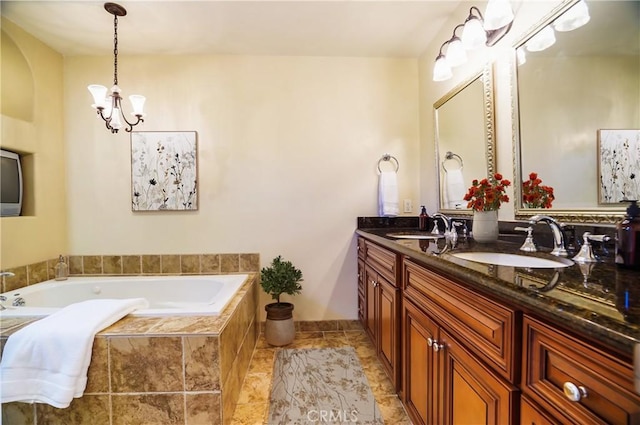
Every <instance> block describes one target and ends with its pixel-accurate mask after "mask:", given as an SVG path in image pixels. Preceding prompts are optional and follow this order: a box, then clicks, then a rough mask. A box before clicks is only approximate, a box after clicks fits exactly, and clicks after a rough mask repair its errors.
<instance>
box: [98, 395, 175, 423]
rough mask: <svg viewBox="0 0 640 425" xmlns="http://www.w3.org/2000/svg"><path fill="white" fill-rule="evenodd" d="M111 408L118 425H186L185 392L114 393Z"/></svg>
mask: <svg viewBox="0 0 640 425" xmlns="http://www.w3.org/2000/svg"><path fill="white" fill-rule="evenodd" d="M111 409H112V414H113V417H114V418H118V422H117V424H118V425H138V424H162V425H184V395H183V394H127V395H113V396H112V398H111Z"/></svg>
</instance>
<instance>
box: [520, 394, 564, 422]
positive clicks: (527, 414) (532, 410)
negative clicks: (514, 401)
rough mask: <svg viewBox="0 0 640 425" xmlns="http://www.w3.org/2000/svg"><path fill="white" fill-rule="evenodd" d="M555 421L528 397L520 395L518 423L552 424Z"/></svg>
mask: <svg viewBox="0 0 640 425" xmlns="http://www.w3.org/2000/svg"><path fill="white" fill-rule="evenodd" d="M555 423H556V422H555V421H553V420H552V419H550V418H549V417H548V416H547V415H546V414H545V413H544V412H542V410H540V409H539V408H537V407H536V406H535V405H534V404H533V403H532V402H530V401H529V399H528V398H526V397H522V399H521V400H520V425H554V424H555Z"/></svg>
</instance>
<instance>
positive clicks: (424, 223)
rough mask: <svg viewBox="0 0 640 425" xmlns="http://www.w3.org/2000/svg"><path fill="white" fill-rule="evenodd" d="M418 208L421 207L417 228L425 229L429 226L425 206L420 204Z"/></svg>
mask: <svg viewBox="0 0 640 425" xmlns="http://www.w3.org/2000/svg"><path fill="white" fill-rule="evenodd" d="M420 208H421V209H422V211H420V216H419V221H418V228H419V229H420V230H427V228H428V227H429V214H427V208H425V206H424V205H421V206H420Z"/></svg>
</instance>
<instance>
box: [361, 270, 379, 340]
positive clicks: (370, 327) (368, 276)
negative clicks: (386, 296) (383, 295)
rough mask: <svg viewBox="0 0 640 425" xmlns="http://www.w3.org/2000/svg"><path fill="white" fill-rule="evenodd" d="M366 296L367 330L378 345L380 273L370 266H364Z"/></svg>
mask: <svg viewBox="0 0 640 425" xmlns="http://www.w3.org/2000/svg"><path fill="white" fill-rule="evenodd" d="M364 278H365V282H364V284H365V286H364V298H365V318H364V320H365V327H364V328H365V330H366V331H367V333H368V334H369V337H370V338H371V341H373V345H374V346H376V347H377V345H378V333H377V330H376V316H377V311H376V310H377V309H376V303H377V294H376V293H377V287H378V274H377V273H376V272H375V271H374V270H373V269H372V268H371V267H369V266H367V265H365V267H364Z"/></svg>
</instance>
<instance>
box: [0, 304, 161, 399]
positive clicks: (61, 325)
mask: <svg viewBox="0 0 640 425" xmlns="http://www.w3.org/2000/svg"><path fill="white" fill-rule="evenodd" d="M148 305H149V303H148V302H147V300H145V299H144V298H133V299H122V300H116V299H100V300H88V301H83V302H79V303H76V304H71V305H69V306H67V307H65V308H63V309H61V310H59V311H57V312H55V313H53V314H51V315H50V316H47V317H45V318H43V319H41V320H38V321H37V322H34V323H31V324H29V325H27V326H25V327H24V328H22V329H20V330H19V331H17V332H16V333H14V334H13V335H11V336H10V337H9V339H8V340H7V343H6V345H5V347H4V352H3V354H2V361H1V362H0V376H1V377H2V384H1V385H2V386H1V391H0V399H1V401H2V403H7V402H11V401H22V402H27V403H48V404H50V405H52V406H54V407H58V408H65V407H68V406H69V404H70V403H71V400H72V399H73V398H74V397H76V398H77V397H81V396H82V394H83V392H84V389H85V388H86V385H87V370H88V369H89V363H90V362H91V350H92V348H93V339H94V337H95V335H96V334H97V333H98V332H100V331H101V330H102V329H104V328H106V327H107V326H109V325H111V324H112V323H114V322H116V321H118V320H119V319H120V318H122V317H124V316H126V315H127V314H128V313H130V312H132V311H133V310H136V309H138V308H146V307H148Z"/></svg>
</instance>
